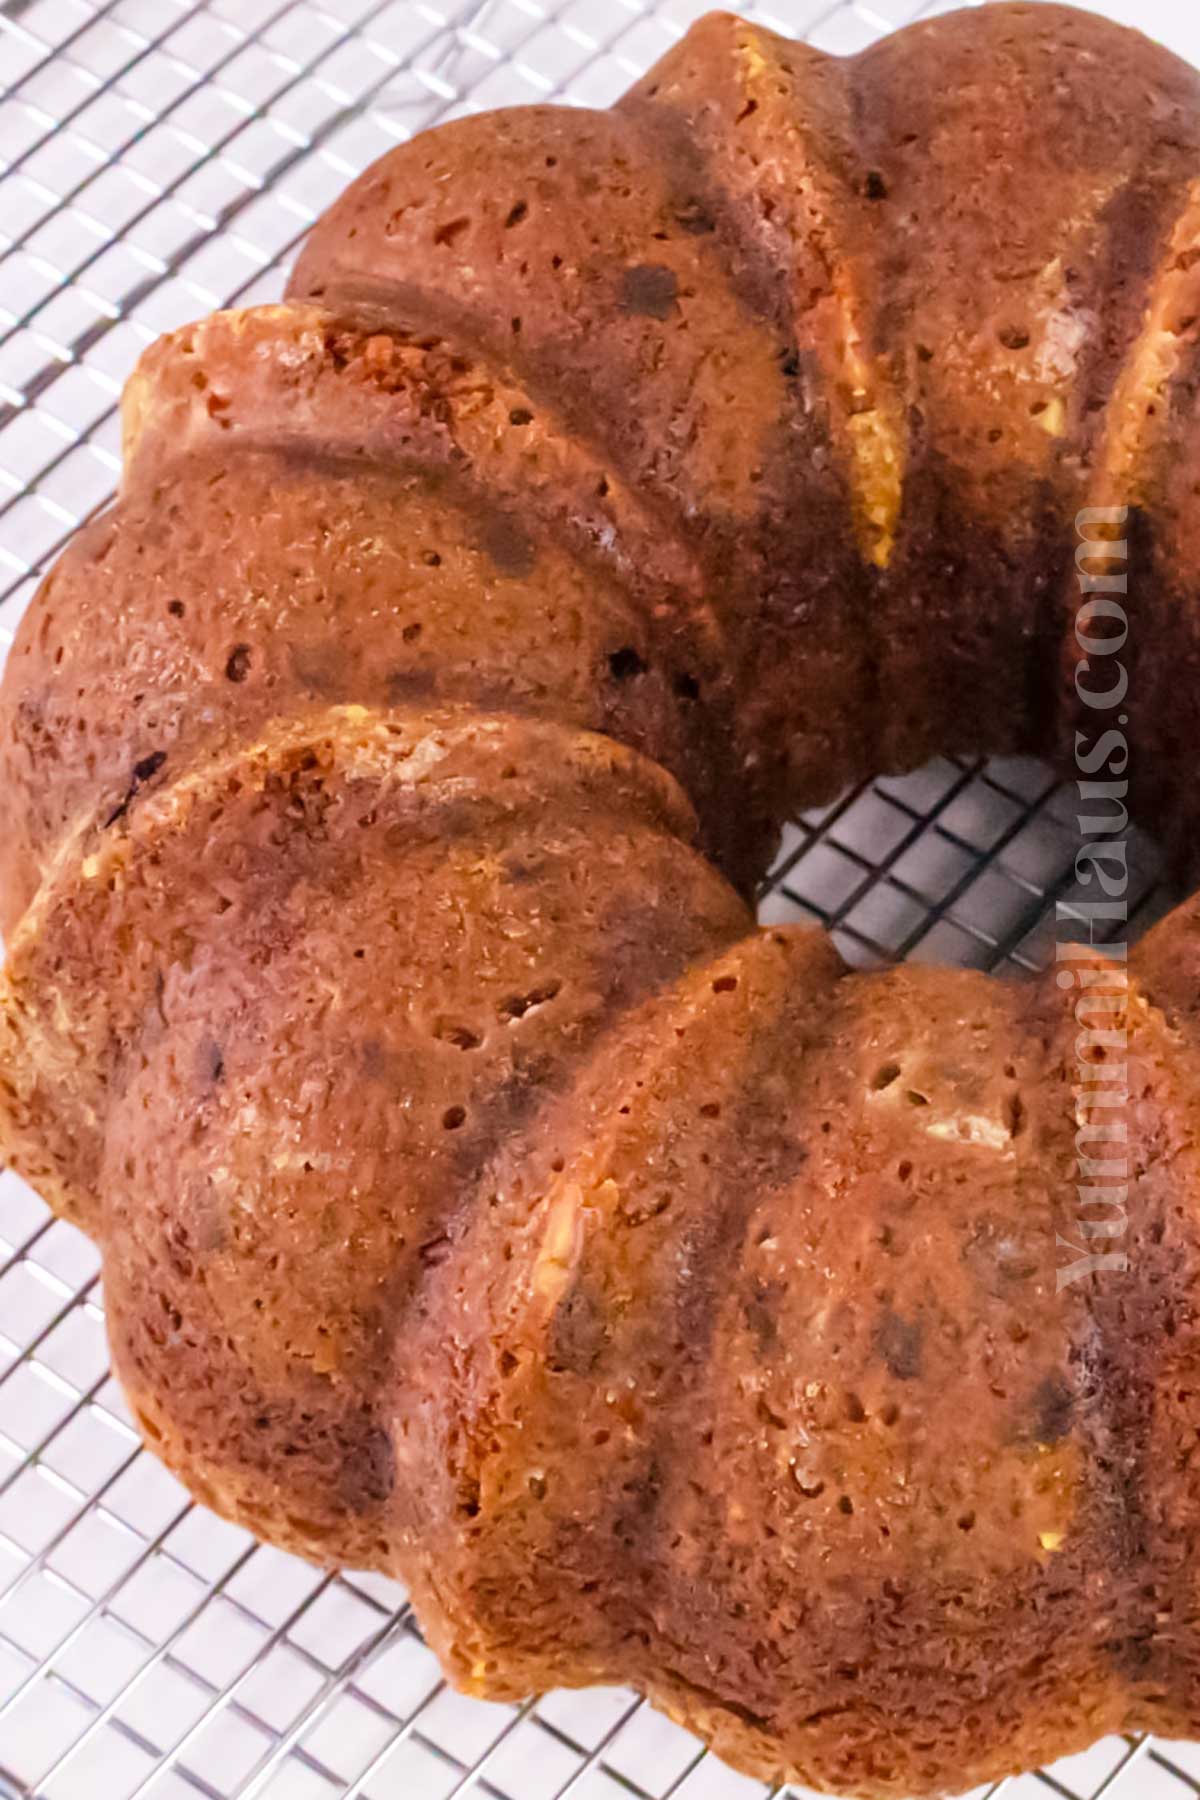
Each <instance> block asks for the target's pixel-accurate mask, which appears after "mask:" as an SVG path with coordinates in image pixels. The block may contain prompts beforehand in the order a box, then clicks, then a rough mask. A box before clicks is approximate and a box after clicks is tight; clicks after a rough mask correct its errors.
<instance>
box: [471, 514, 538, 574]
mask: <svg viewBox="0 0 1200 1800" xmlns="http://www.w3.org/2000/svg"><path fill="white" fill-rule="evenodd" d="M480 548H481V549H482V550H483V551H484V553H485V554H486V555H488V556H490V557H491V559H492V561H493V563H495V565H496V567H497V569H498V570H499V571H500V573H501V575H509V576H511V577H512V578H513V579H514V580H516V581H520V580H523V579H524V578H525V576H527V575H530V574H532V573H533V565H534V563H535V561H536V560H537V553H536V551H535V549H534V544H533V539H532V538H531V537H530V535H529V533H528V532H527V531H526V530H525V529H524V527H523V526H522V525H520V524H519V523H518V522H517V520H516V519H514V518H513V517H512V515H511V513H495V514H493V516H492V517H491V518H490V519H489V520H488V521H487V522H486V524H485V525H484V527H483V531H482V534H481V536H480Z"/></svg>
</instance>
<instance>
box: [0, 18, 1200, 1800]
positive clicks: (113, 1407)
mask: <svg viewBox="0 0 1200 1800" xmlns="http://www.w3.org/2000/svg"><path fill="white" fill-rule="evenodd" d="M702 10H704V8H703V7H702V6H700V5H693V4H691V0H664V3H663V4H661V5H655V4H653V3H651V0H645V3H644V4H637V3H636V0H570V3H565V4H545V3H543V4H534V0H493V3H490V4H483V5H469V6H454V5H451V4H445V5H441V6H435V5H432V4H431V5H426V4H409V3H406V0H391V3H389V0H377V3H376V4H373V5H372V4H368V3H367V0H304V3H300V4H274V5H271V4H268V3H267V0H211V3H209V4H191V3H188V0H116V3H114V4H101V3H100V0H34V3H33V4H30V5H25V6H19V5H18V6H16V7H13V6H10V7H8V8H4V7H3V6H0V96H2V97H0V596H2V598H0V653H2V650H3V646H4V644H5V643H7V642H8V641H10V639H11V633H12V630H13V629H14V627H15V624H16V620H17V617H18V616H19V613H20V611H21V609H22V607H23V606H24V605H25V604H27V602H28V599H29V597H30V595H31V594H32V592H33V588H34V586H35V582H36V577H37V575H38V572H39V570H40V569H42V568H43V567H44V566H45V564H46V562H47V560H48V559H49V558H50V557H52V555H53V554H54V552H55V550H56V548H57V546H58V545H59V544H61V542H62V541H63V540H64V538H65V537H66V536H68V535H69V533H70V531H71V530H72V529H73V528H74V526H75V525H76V524H77V523H78V521H79V520H80V519H81V518H83V517H85V516H86V515H87V514H88V513H89V512H90V511H92V510H93V509H94V508H95V507H96V506H98V505H99V504H101V503H102V502H103V501H104V500H105V499H106V497H107V496H108V494H109V493H110V491H111V489H112V486H113V484H114V480H115V477H116V473H117V455H116V453H117V425H116V417H115V412H114V407H115V404H116V400H117V396H118V393H119V388H120V383H121V381H122V379H123V377H124V375H125V374H126V373H127V372H128V370H129V368H130V367H131V365H132V363H133V361H134V359H135V357H136V356H137V354H138V352H139V351H140V350H141V348H142V347H143V346H144V345H145V344H146V343H147V342H149V341H150V339H151V338H152V337H154V336H155V335H156V334H157V333H158V332H159V331H162V330H165V329H168V328H170V327H172V326H174V325H177V324H179V323H181V322H183V321H184V320H185V319H189V318H192V317H195V316H197V315H199V314H202V313H204V312H206V311H208V310H210V309H211V308H212V307H214V306H217V305H223V304H228V303H229V302H230V301H237V302H239V303H248V302H252V301H254V300H261V299H268V298H274V297H275V296H276V295H277V294H278V292H279V289H280V286H281V281H282V268H283V266H284V265H285V264H286V262H287V260H288V259H289V258H290V256H291V254H292V252H293V249H294V246H295V243H296V241H297V239H298V237H299V236H300V235H301V234H302V233H303V231H304V230H305V228H306V227H307V225H308V224H309V223H311V221H312V219H313V218H314V216H315V215H316V213H317V212H318V211H319V210H320V208H321V207H322V206H324V205H325V204H326V203H327V202H328V201H329V200H330V199H332V198H333V196H334V195H335V194H336V193H337V192H338V191H339V190H340V189H341V188H342V187H343V186H344V185H345V183H346V182H347V181H348V180H349V178H350V177H351V176H352V175H353V174H355V173H356V172H357V171H358V170H359V169H360V168H361V167H362V166H363V165H364V164H365V163H366V162H368V161H369V160H371V159H372V158H373V157H374V156H376V155H378V154H380V153H381V152H382V151H383V150H384V149H386V148H387V147H388V146H389V145H390V144H391V143H393V142H395V141H397V140H398V139H399V138H402V137H405V136H407V135H409V134H410V133H411V132H412V131H414V130H416V129H419V128H420V127H421V126H423V125H425V124H428V123H431V122H432V121H433V120H434V119H435V118H442V117H447V116H451V115H452V114H454V113H455V112H458V111H462V110H477V109H479V108H482V107H485V106H493V105H499V104H504V103H509V102H514V101H528V100H533V99H545V98H556V99H565V100H569V101H574V102H576V103H580V104H589V105H601V104H604V103H606V102H607V101H608V100H610V99H612V98H613V97H614V96H615V95H616V94H617V93H619V92H620V91H621V89H622V88H624V87H625V86H626V85H627V84H628V82H629V81H630V80H632V79H633V78H634V77H635V76H636V75H637V74H639V73H640V72H641V71H642V70H643V69H644V68H645V67H646V66H647V65H648V64H649V63H650V62H651V61H652V60H653V59H654V58H655V57H656V56H657V55H659V54H660V53H661V52H662V51H663V50H664V49H665V48H667V46H668V45H669V44H670V42H671V41H672V40H673V39H674V38H675V37H676V36H677V35H678V34H679V32H680V31H681V30H682V29H683V28H684V27H685V26H686V24H687V23H688V21H689V20H690V19H691V18H692V17H694V16H695V15H696V14H697V13H699V12H700V11H702ZM746 10H748V11H753V12H754V13H755V14H756V15H757V16H759V17H761V18H763V19H764V20H765V21H766V22H768V23H770V24H773V25H775V26H776V27H777V28H779V29H782V30H784V31H788V32H791V33H793V34H794V35H806V34H807V35H808V36H809V37H810V38H811V40H812V41H814V42H816V43H818V44H819V45H821V46H822V47H823V48H826V49H829V50H833V51H842V52H848V51H852V50H855V49H858V48H861V47H862V46H863V45H865V44H867V43H869V42H871V41H872V40H873V39H874V38H875V37H877V36H878V35H880V34H881V33H882V32H883V31H885V30H887V29H890V28H892V27H894V26H897V25H901V24H903V23H906V22H907V21H908V20H909V19H911V18H913V17H916V16H918V15H921V16H924V15H926V14H928V13H929V12H933V11H939V10H948V8H946V7H945V6H941V5H939V4H937V3H936V0H935V4H934V5H932V6H921V5H919V4H917V3H916V0H870V3H868V0H855V4H845V3H841V4H838V3H833V4H831V3H830V0H778V4H776V5H774V6H767V5H761V6H757V7H748V8H746ZM1100 10H1104V11H1106V12H1107V13H1109V14H1110V15H1111V16H1112V17H1114V18H1118V19H1122V20H1125V21H1126V22H1129V23H1139V24H1141V25H1142V27H1143V28H1144V29H1146V30H1148V31H1150V32H1152V33H1153V34H1154V35H1157V36H1158V37H1159V38H1161V40H1162V41H1163V42H1164V43H1168V44H1170V45H1172V46H1173V47H1174V48H1175V49H1177V50H1179V51H1181V52H1182V53H1184V54H1189V55H1191V56H1192V57H1193V59H1194V60H1197V61H1200V7H1197V6H1195V5H1193V4H1192V3H1191V0H1143V3H1142V4H1141V5H1134V4H1124V3H1123V0H1105V3H1104V4H1103V6H1102V7H1101V8H1100ZM6 13H7V15H8V16H5V14H6ZM1070 811H1071V809H1070V807H1069V806H1068V805H1067V804H1066V803H1065V802H1064V800H1063V799H1062V797H1061V796H1056V795H1055V794H1054V792H1053V791H1052V789H1051V787H1050V784H1049V783H1048V781H1047V780H1046V778H1045V776H1044V775H1043V774H1042V773H1041V772H1040V771H1039V770H1037V769H1036V768H1034V767H1032V766H1031V765H1029V764H1026V763H1022V762H1017V761H1010V762H1007V763H1004V764H993V765H991V766H990V767H989V768H987V769H980V768H975V767H972V768H964V767H962V766H960V765H957V764H954V763H950V762H941V763H938V764H935V765H934V766H933V767H931V768H930V769H928V770H925V771H923V772H922V773H921V774H919V775H916V776H912V777H910V778H907V779H906V780H904V781H880V782H876V783H875V784H873V786H871V787H869V788H867V789H866V790H864V791H862V792H861V793H859V794H858V795H855V796H849V797H847V799H846V800H845V801H844V802H843V803H841V804H839V806H837V807H834V808H831V809H829V810H828V811H827V812H826V813H824V814H822V815H819V816H814V817H812V818H809V819H806V820H802V821H797V823H796V825H795V826H793V827H792V828H790V829H789V832H788V834H787V836H786V839H785V843H784V846H783V850H782V853H781V856H780V860H779V863H778V865H777V868H776V871H775V875H774V878H773V881H772V883H771V887H770V891H769V892H768V894H767V895H766V897H765V899H764V904H763V915H764V917H768V918H776V919H778V918H788V919H794V918H809V919H815V920H819V921H821V922H822V923H824V924H826V925H828V926H830V927H831V928H833V929H834V930H835V931H836V932H837V934H838V938H839V943H840V944H841V947H842V948H843V950H844V952H845V953H846V954H847V955H848V956H850V957H852V958H854V959H855V960H859V961H867V960H872V959H877V958H879V957H882V956H887V955H892V954H898V955H914V956H917V957H928V958H931V959H935V960H939V961H960V962H968V963H972V964H975V965H976V966H979V967H1010V968H1028V967H1030V966H1033V965H1035V964H1036V963H1037V962H1038V961H1039V959H1040V956H1041V954H1042V952H1043V950H1044V947H1045V943H1046V940H1047V908H1048V906H1049V905H1050V903H1051V902H1052V900H1053V899H1055V898H1062V897H1064V896H1065V897H1069V895H1070V891H1071V890H1070V868H1071V863H1072V859H1073V855H1074V839H1073V837H1072V835H1071V831H1070V829H1069V825H1070ZM1138 851H1139V854H1138V857H1137V859H1136V860H1137V864H1138V867H1139V869H1140V876H1139V884H1140V885H1139V894H1140V895H1141V897H1142V900H1143V902H1144V904H1143V918H1149V917H1151V916H1153V914H1154V912H1155V911H1156V910H1157V909H1158V908H1159V907H1160V906H1161V905H1162V903H1163V897H1162V895H1161V894H1160V893H1159V892H1158V891H1157V890H1156V889H1155V887H1154V860H1153V852H1152V850H1151V848H1150V847H1149V846H1147V845H1144V844H1141V843H1140V840H1139V844H1138ZM1126 1763H1127V1766H1125V1767H1124V1769H1123V1772H1119V1771H1121V1770H1122V1765H1123V1764H1126ZM6 1783H7V1785H8V1787H9V1788H10V1789H11V1791H12V1793H13V1794H19V1795H21V1796H26V1795H33V1794H36V1795H38V1796H40V1797H44V1800H135V1797H139V1796H143V1795H152V1796H154V1800H187V1797H191V1800H195V1796H197V1795H202V1796H207V1797H208V1800H235V1797H240V1800H257V1797H260V1796H270V1800H337V1797H339V1796H341V1797H354V1796H360V1795H362V1796H370V1797H372V1800H447V1797H448V1796H458V1795H465V1794H470V1795H472V1796H478V1797H479V1800H482V1797H483V1796H485V1795H486V1796H490V1797H491V1800H497V1797H499V1800H565V1797H566V1796H573V1797H574V1800H619V1797H620V1796H622V1795H624V1796H626V1797H628V1796H630V1795H633V1796H635V1797H640V1800H648V1797H655V1800H667V1797H668V1796H678V1797H679V1800H743V1797H744V1800H751V1797H753V1796H758V1795H762V1794H763V1793H765V1790H764V1789H762V1788H761V1786H760V1785H759V1784H757V1783H752V1782H747V1781H743V1780H741V1779H740V1778H739V1777H737V1776H734V1775H733V1774H731V1773H730V1772H729V1771H728V1770H726V1769H724V1768H723V1767H722V1766H721V1765H719V1764H718V1763H716V1762H715V1761H714V1760H713V1759H712V1758H710V1757H706V1756H705V1755H704V1754H703V1753H702V1751H701V1748H700V1746H699V1745H697V1744H696V1743H695V1742H694V1741H693V1740H692V1739H691V1738H689V1737H687V1736H686V1734H684V1733H683V1732H681V1731H678V1730H677V1729H676V1728H675V1727H673V1726H672V1725H670V1724H668V1723H667V1722H666V1721H665V1720H663V1719H661V1718H659V1717H658V1716H657V1715H655V1714H653V1713H651V1712H650V1711H649V1710H647V1709H645V1708H642V1707H639V1706H638V1704H637V1702H636V1700H635V1698H634V1696H632V1695H630V1694H626V1693H622V1692H612V1691H597V1692H592V1693H588V1694H582V1695H557V1696H550V1697H548V1698H546V1699H544V1700H542V1701H541V1702H539V1703H538V1704H537V1705H536V1707H529V1708H525V1709H521V1710H518V1709H513V1708H500V1707H490V1706H484V1705H481V1704H478V1703H474V1702H469V1701H466V1700H463V1699H461V1698H459V1697H457V1696H455V1695H453V1694H451V1693H449V1692H448V1691H447V1690H445V1689H444V1687H443V1686H442V1685H441V1683H440V1680H439V1677H438V1673H437V1669H436V1666H435V1664H434V1662H433V1659H432V1658H431V1657H430V1656H429V1654H428V1653H427V1652H426V1651H425V1649H424V1648H423V1646H422V1645H421V1643H420V1641H419V1639H418V1637H417V1635H416V1633H415V1630H414V1627H413V1624H412V1621H411V1619H410V1617H409V1616H408V1614H407V1612H406V1610H405V1607H404V1601H403V1595H402V1594H401V1593H400V1591H399V1590H398V1589H397V1588H396V1587H395V1586H394V1585H393V1584H390V1583H387V1582H384V1581H381V1580H378V1579H373V1578H362V1577H353V1576H347V1577H337V1578H334V1577H329V1576H321V1575H318V1574H317V1573H315V1572H314V1571H312V1570H309V1569H307V1568H305V1567H304V1566H302V1565H300V1564H297V1563H295V1562H292V1561H290V1560H289V1559H287V1558H285V1557H283V1556H280V1555H278V1554H277V1553H276V1552H274V1551H272V1550H268V1549H264V1548H261V1547H258V1546H256V1545H254V1544H253V1542H252V1541H251V1540H250V1539H249V1538H247V1537H246V1536H245V1535H244V1534H243V1533H241V1532H238V1531H235V1530H233V1529H232V1528H231V1527H228V1526H226V1525H223V1524H221V1523H219V1522H218V1521H216V1520H214V1519H212V1518H211V1517H210V1516H209V1515H207V1514H205V1513H204V1512H203V1511H201V1510H200V1509H198V1508H195V1507H192V1506H191V1505H190V1504H189V1502H188V1500H187V1497H186V1495H185V1494H184V1493H183V1492H182V1491H181V1490H180V1489H179V1488H178V1487H177V1485H176V1484H175V1483H174V1482H173V1480H172V1479H171V1478H170V1477H169V1476H168V1475H166V1474H165V1472H164V1471H163V1470H162V1469H160V1468H159V1466H158V1465H157V1463H155V1462H154V1461H153V1459H152V1458H150V1457H149V1456H147V1455H146V1454H144V1453H143V1452H142V1451H141V1450H140V1448H139V1445H138V1441H137V1438H136V1436H135V1434H134V1432H133V1430H132V1428H131V1425H130V1422H129V1419H128V1417H127V1414H126V1412H125V1409H124V1407H123V1404H122V1402H121V1398H120V1396H119V1394H118V1393H117V1392H116V1390H115V1388H114V1387H113V1385H112V1383H111V1381H110V1380H109V1379H108V1376H107V1369H106V1353H105V1346H104V1338H103V1320H102V1311H101V1296H100V1290H99V1287H98V1284H97V1264H96V1258H95V1255H94V1253H93V1251H92V1250H91V1248H90V1246H89V1245H88V1244H87V1243H86V1242H85V1241H84V1240H83V1239H81V1238H80V1237H79V1236H78V1235H77V1234H76V1233H75V1232H73V1231H72V1230H71V1229H70V1228H69V1227H67V1226H65V1225H61V1224H57V1223H55V1222H53V1221H52V1220H50V1219H49V1217H48V1215H47V1214H46V1212H45V1209H44V1208H43V1207H42V1205H41V1203H40V1202H39V1201H38V1200H36V1199H35V1198H34V1197H33V1195H31V1194H30V1193H29V1191H28V1190H27V1189H25V1188H23V1187H22V1186H21V1185H20V1184H19V1183H18V1182H17V1181H16V1180H15V1179H14V1178H13V1177H11V1176H8V1175H4V1174H0V1791H3V1790H4V1788H5V1785H6ZM788 1792H789V1793H798V1790H788ZM1101 1792H1104V1793H1105V1794H1111V1793H1116V1794H1118V1795H1119V1800H1184V1797H1185V1796H1186V1795H1187V1794H1188V1793H1193V1794H1194V1793H1197V1792H1200V1747H1194V1746H1186V1745H1185V1746H1179V1745H1173V1746H1165V1745H1164V1746H1153V1745H1142V1746H1132V1745H1129V1744H1126V1743H1125V1742H1123V1741H1109V1742H1106V1743H1104V1744H1101V1745H1099V1746H1097V1747H1096V1748H1095V1749H1094V1750H1093V1751H1091V1752H1089V1753H1088V1755H1087V1756H1085V1757H1079V1758H1074V1759H1072V1760H1071V1761H1070V1762H1069V1763H1067V1764H1062V1765H1059V1767H1057V1768H1056V1769H1055V1770H1054V1771H1053V1774H1052V1775H1047V1776H1029V1777H1026V1778H1024V1779H1023V1780H1021V1781H1020V1782H1013V1783H1008V1784H1005V1786H1004V1793H1005V1796H1006V1800H1034V1796H1036V1795H1041V1796H1043V1800H1045V1797H1046V1796H1048V1795H1050V1794H1052V1793H1057V1794H1059V1795H1060V1796H1061V1795H1069V1796H1089V1797H1090V1796H1092V1795H1099V1794H1100V1793H1101Z"/></svg>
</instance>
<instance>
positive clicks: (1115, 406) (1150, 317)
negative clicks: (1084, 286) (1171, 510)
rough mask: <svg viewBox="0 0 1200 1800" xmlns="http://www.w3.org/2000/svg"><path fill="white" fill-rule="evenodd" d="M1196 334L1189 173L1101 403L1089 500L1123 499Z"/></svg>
mask: <svg viewBox="0 0 1200 1800" xmlns="http://www.w3.org/2000/svg"><path fill="white" fill-rule="evenodd" d="M1198 337H1200V179H1197V180H1196V181H1193V182H1192V184H1191V186H1190V187H1189V189H1188V196H1187V201H1186V204H1185V205H1184V207H1183V210H1182V211H1181V212H1180V214H1179V217H1178V219H1177V220H1176V222H1175V227H1174V229H1173V231H1172V233H1171V238H1170V242H1169V245H1168V247H1167V252H1166V255H1165V257H1164V259H1163V263H1162V267H1161V270H1160V272H1159V274H1158V275H1157V277H1156V279H1155V281H1154V284H1153V286H1152V288H1151V295H1150V300H1149V302H1148V304H1147V306H1146V310H1145V312H1144V314H1143V318H1142V327H1141V330H1140V331H1139V333H1138V336H1137V338H1136V339H1135V341H1134V343H1133V344H1132V345H1131V346H1130V349H1129V353H1128V355H1127V356H1126V358H1125V361H1124V364H1123V366H1122V369H1121V374H1120V378H1119V380H1118V381H1117V383H1116V386H1115V387H1114V389H1113V391H1112V394H1111V396H1110V398H1109V402H1108V406H1107V408H1106V410H1105V415H1104V422H1103V427H1102V431H1101V449H1100V454H1099V456H1098V457H1097V459H1096V473H1095V476H1094V479H1093V481H1092V484H1091V486H1092V492H1091V495H1090V501H1091V503H1092V504H1104V503H1105V498H1106V496H1108V495H1114V496H1119V498H1120V500H1121V501H1122V502H1124V503H1125V504H1128V503H1129V502H1130V501H1131V500H1136V499H1137V497H1138V496H1139V494H1140V492H1141V488H1142V481H1141V477H1142V475H1143V474H1144V472H1145V468H1146V463H1147V461H1148V459H1149V457H1150V456H1151V455H1152V454H1153V451H1154V448H1155V446H1156V445H1157V444H1158V443H1159V442H1160V440H1161V439H1162V437H1163V435H1164V433H1165V431H1166V428H1167V426H1168V424H1169V421H1170V416H1171V409H1170V406H1169V404H1168V389H1169V387H1170V385H1171V383H1172V381H1173V380H1174V378H1175V376H1176V375H1177V374H1178V373H1179V372H1180V370H1181V369H1182V367H1183V364H1184V361H1185V359H1186V358H1187V357H1188V355H1189V354H1190V352H1191V351H1192V349H1193V348H1194V346H1195V344H1196V341H1197V338H1198Z"/></svg>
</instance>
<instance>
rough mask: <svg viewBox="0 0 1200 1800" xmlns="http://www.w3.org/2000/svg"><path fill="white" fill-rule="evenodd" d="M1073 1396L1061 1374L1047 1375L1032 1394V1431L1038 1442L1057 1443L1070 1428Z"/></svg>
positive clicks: (1073, 1402)
mask: <svg viewBox="0 0 1200 1800" xmlns="http://www.w3.org/2000/svg"><path fill="white" fill-rule="evenodd" d="M1074 1406H1075V1401H1074V1396H1073V1395H1072V1393H1071V1390H1070V1388H1069V1387H1068V1386H1067V1384H1066V1382H1065V1381H1064V1380H1063V1378H1062V1376H1061V1375H1047V1376H1046V1378H1045V1380H1044V1381H1041V1382H1039V1384H1038V1387H1037V1390H1036V1392H1035V1393H1034V1396H1033V1413H1034V1425H1033V1432H1034V1437H1035V1438H1036V1440H1037V1442H1038V1443H1039V1444H1057V1443H1058V1442H1059V1440H1060V1439H1062V1438H1065V1437H1066V1435H1067V1433H1068V1432H1069V1431H1070V1429H1071V1419H1072V1414H1073V1412H1074Z"/></svg>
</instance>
